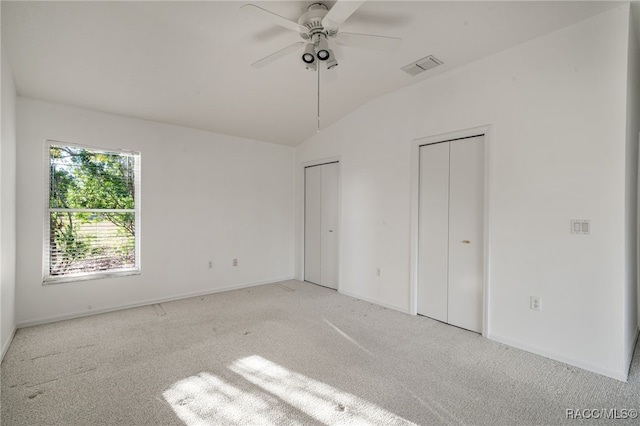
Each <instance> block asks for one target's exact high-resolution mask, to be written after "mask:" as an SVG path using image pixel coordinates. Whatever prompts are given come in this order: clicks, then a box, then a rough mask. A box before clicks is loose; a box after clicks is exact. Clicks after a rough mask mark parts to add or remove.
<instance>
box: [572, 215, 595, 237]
mask: <svg viewBox="0 0 640 426" xmlns="http://www.w3.org/2000/svg"><path fill="white" fill-rule="evenodd" d="M571 233H572V234H576V235H589V234H591V221H590V220H586V219H572V220H571Z"/></svg>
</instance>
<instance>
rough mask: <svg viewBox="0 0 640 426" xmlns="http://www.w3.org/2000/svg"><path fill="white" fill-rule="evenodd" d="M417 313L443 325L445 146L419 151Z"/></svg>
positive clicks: (446, 237) (446, 195) (446, 205)
mask: <svg viewBox="0 0 640 426" xmlns="http://www.w3.org/2000/svg"><path fill="white" fill-rule="evenodd" d="M418 241H419V247H418V253H419V264H418V271H419V272H418V313H419V314H420V315H426V316H428V317H430V318H434V319H437V320H439V321H443V322H447V282H448V260H447V258H448V250H449V144H448V143H439V144H433V145H425V146H422V147H420V218H419V237H418Z"/></svg>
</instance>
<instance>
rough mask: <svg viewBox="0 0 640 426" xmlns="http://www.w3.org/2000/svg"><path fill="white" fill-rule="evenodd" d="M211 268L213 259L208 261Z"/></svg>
mask: <svg viewBox="0 0 640 426" xmlns="http://www.w3.org/2000/svg"><path fill="white" fill-rule="evenodd" d="M211 268H213V260H210V261H209V269H211Z"/></svg>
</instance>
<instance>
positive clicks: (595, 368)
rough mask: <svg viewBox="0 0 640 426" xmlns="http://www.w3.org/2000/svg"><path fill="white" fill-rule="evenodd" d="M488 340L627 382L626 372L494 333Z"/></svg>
mask: <svg viewBox="0 0 640 426" xmlns="http://www.w3.org/2000/svg"><path fill="white" fill-rule="evenodd" d="M487 338H488V339H490V340H494V341H496V342H499V343H504V344H505V345H509V346H512V347H514V348H517V349H522V350H523V351H527V352H531V353H533V354H536V355H540V356H543V357H545V358H550V359H553V360H555V361H560V362H562V363H564V364H569V365H573V366H574V367H578V368H581V369H583V370H587V371H590V372H592V373H596V374H601V375H603V376H607V377H610V378H612V379H616V380H620V381H621V382H626V381H627V376H628V372H626V371H618V370H612V369H609V368H602V367H601V366H599V365H596V364H593V363H590V362H588V361H584V360H581V359H575V358H572V357H568V356H564V355H560V354H557V353H554V352H551V351H547V350H545V349H540V348H538V347H535V346H532V345H529V344H527V343H523V342H519V341H516V340H512V339H509V338H506V337H503V336H499V335H496V334H494V333H490V334H489V335H488V336H487Z"/></svg>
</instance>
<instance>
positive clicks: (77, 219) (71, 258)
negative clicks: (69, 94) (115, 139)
mask: <svg viewBox="0 0 640 426" xmlns="http://www.w3.org/2000/svg"><path fill="white" fill-rule="evenodd" d="M47 158H48V176H49V179H48V191H47V192H48V196H47V209H46V210H47V211H46V214H45V230H46V231H45V234H46V235H45V253H44V259H45V261H44V264H45V265H44V282H45V283H47V282H60V281H72V280H81V279H91V278H100V277H106V276H114V275H128V274H132V273H138V272H139V271H140V255H139V254H140V243H139V241H140V239H139V232H138V230H139V225H140V209H139V202H140V196H139V194H140V184H139V182H140V154H139V153H135V152H126V151H118V150H102V149H96V148H90V147H83V146H78V145H71V144H63V143H58V142H49V143H48V144H47Z"/></svg>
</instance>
